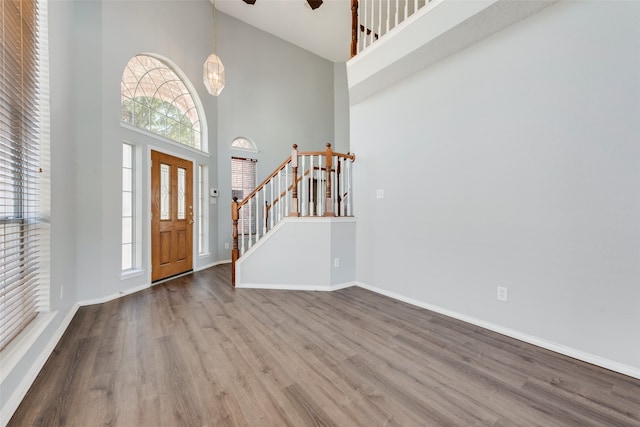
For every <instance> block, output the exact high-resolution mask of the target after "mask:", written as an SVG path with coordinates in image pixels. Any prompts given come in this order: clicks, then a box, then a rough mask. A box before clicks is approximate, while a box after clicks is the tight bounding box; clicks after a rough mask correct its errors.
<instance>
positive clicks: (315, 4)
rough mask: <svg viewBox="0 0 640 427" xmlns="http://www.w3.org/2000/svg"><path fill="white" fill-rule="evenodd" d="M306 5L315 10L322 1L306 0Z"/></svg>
mask: <svg viewBox="0 0 640 427" xmlns="http://www.w3.org/2000/svg"><path fill="white" fill-rule="evenodd" d="M245 1H246V0H245ZM254 1H255V0H254ZM307 3H309V6H311V9H313V10H315V9H317V8H319V7H320V5H321V4H322V0H307Z"/></svg>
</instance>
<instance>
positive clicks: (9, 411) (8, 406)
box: [0, 304, 80, 426]
mask: <svg viewBox="0 0 640 427" xmlns="http://www.w3.org/2000/svg"><path fill="white" fill-rule="evenodd" d="M79 307H80V305H79V304H75V305H74V306H73V307H72V308H71V310H69V312H68V313H67V315H66V316H65V317H64V319H63V320H62V322H61V323H60V325H59V326H58V328H57V329H56V331H55V332H54V334H53V335H52V336H51V338H50V339H49V342H48V343H47V345H46V347H45V348H44V349H43V350H42V353H40V355H39V356H38V358H37V359H36V361H35V363H34V364H33V365H32V366H31V368H30V369H29V371H28V372H27V373H26V374H25V376H24V377H23V378H22V381H21V382H20V385H19V386H18V387H17V388H16V390H15V391H14V392H13V394H12V395H11V396H9V398H8V399H7V400H6V403H5V404H4V405H3V406H2V408H0V426H5V425H7V424H8V423H9V420H10V419H11V417H12V416H13V413H14V412H15V411H16V409H18V406H20V402H22V399H24V396H25V395H26V394H27V392H28V391H29V388H30V387H31V385H32V384H33V382H34V381H35V380H36V377H37V376H38V374H39V373H40V371H41V370H42V367H43V366H44V364H45V363H46V362H47V359H49V356H51V353H53V350H54V349H55V348H56V345H58V341H60V338H62V335H63V334H64V332H65V331H66V330H67V328H68V327H69V324H70V323H71V320H73V316H75V314H76V312H77V311H78V308H79ZM3 400H4V396H3Z"/></svg>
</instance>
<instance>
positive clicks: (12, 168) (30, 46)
mask: <svg viewBox="0 0 640 427" xmlns="http://www.w3.org/2000/svg"><path fill="white" fill-rule="evenodd" d="M0 24H1V27H0V349H2V348H4V347H5V346H6V345H7V344H8V343H9V342H10V341H11V340H12V339H13V338H14V337H15V336H16V335H17V334H18V333H19V332H20V331H21V330H22V329H24V328H25V327H26V326H27V324H28V323H29V322H30V321H31V320H33V319H34V318H35V317H36V315H37V313H38V309H39V302H40V298H41V297H40V287H39V271H38V268H39V266H38V259H39V233H38V223H39V202H40V200H39V175H40V172H41V170H40V158H39V152H40V150H39V141H40V127H39V126H40V125H39V111H40V110H39V74H38V12H37V3H36V1H35V0H2V1H0Z"/></svg>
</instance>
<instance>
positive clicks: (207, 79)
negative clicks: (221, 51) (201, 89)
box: [203, 53, 224, 96]
mask: <svg viewBox="0 0 640 427" xmlns="http://www.w3.org/2000/svg"><path fill="white" fill-rule="evenodd" d="M203 81H204V86H205V87H206V88H207V91H208V92H209V93H210V94H211V95H213V96H218V95H220V92H222V89H224V65H222V61H221V60H220V58H218V55H216V54H215V53H212V54H211V55H209V57H208V58H207V60H206V61H205V63H204V70H203Z"/></svg>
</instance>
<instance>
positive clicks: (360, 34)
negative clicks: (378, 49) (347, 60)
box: [351, 0, 436, 58]
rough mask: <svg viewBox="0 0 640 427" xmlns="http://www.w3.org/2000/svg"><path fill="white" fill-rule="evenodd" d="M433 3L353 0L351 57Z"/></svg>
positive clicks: (399, 0) (418, 0)
mask: <svg viewBox="0 0 640 427" xmlns="http://www.w3.org/2000/svg"><path fill="white" fill-rule="evenodd" d="M435 2H436V0H433V3H435ZM431 3H432V0H351V57H352V58H353V57H354V56H356V55H357V54H359V53H360V52H362V51H363V50H365V49H366V48H368V47H369V46H371V45H373V44H374V43H376V42H377V41H378V40H380V39H382V38H383V37H384V36H385V35H386V34H387V33H388V32H389V31H391V30H393V29H394V28H396V27H397V26H398V25H401V24H402V23H403V22H406V21H407V19H408V18H409V17H410V16H412V15H414V14H415V13H416V12H418V11H419V10H420V9H422V8H423V7H425V6H428V5H429V4H431Z"/></svg>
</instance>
